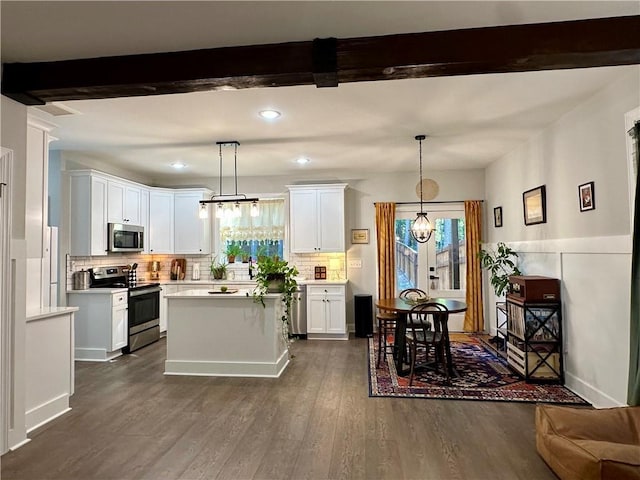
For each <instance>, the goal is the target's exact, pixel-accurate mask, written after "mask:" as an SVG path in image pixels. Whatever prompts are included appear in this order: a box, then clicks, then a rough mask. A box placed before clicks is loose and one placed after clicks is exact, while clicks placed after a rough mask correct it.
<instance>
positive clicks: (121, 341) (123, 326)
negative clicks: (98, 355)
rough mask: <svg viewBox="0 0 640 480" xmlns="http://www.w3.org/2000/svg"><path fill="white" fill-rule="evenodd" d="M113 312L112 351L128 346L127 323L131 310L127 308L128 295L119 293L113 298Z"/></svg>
mask: <svg viewBox="0 0 640 480" xmlns="http://www.w3.org/2000/svg"><path fill="white" fill-rule="evenodd" d="M112 300H113V302H112V304H113V309H112V310H111V350H112V351H113V350H117V349H119V348H123V347H126V346H127V343H128V338H127V322H128V318H127V316H128V315H129V309H128V308H127V294H126V293H119V294H116V295H113V297H112Z"/></svg>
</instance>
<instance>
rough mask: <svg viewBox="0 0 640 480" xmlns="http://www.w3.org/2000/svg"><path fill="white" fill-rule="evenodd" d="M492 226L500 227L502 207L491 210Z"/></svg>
mask: <svg viewBox="0 0 640 480" xmlns="http://www.w3.org/2000/svg"><path fill="white" fill-rule="evenodd" d="M493 226H494V227H501V226H502V207H496V208H494V209H493Z"/></svg>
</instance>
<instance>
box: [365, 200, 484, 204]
mask: <svg viewBox="0 0 640 480" xmlns="http://www.w3.org/2000/svg"><path fill="white" fill-rule="evenodd" d="M465 201H466V200H447V201H444V200H441V201H438V202H422V203H423V204H425V203H426V204H428V203H431V204H437V203H464V202H465ZM473 201H474V202H482V203H484V200H473ZM377 203H381V202H373V204H374V205H375V204H377ZM382 203H395V204H396V205H420V202H382Z"/></svg>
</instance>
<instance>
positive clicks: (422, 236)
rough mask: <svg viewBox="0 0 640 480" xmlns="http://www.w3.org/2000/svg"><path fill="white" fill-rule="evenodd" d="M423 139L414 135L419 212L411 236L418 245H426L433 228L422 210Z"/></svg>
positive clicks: (423, 137) (421, 136)
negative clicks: (416, 145)
mask: <svg viewBox="0 0 640 480" xmlns="http://www.w3.org/2000/svg"><path fill="white" fill-rule="evenodd" d="M425 138H427V136H426V135H416V140H418V142H419V144H420V212H419V213H417V214H416V219H415V220H414V221H413V225H411V236H413V238H415V240H416V242H418V243H426V242H427V241H429V239H430V238H431V234H432V233H433V226H432V225H431V222H430V221H429V218H428V217H427V212H424V211H423V210H422V141H423V140H424V139H425Z"/></svg>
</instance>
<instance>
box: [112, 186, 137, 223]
mask: <svg viewBox="0 0 640 480" xmlns="http://www.w3.org/2000/svg"><path fill="white" fill-rule="evenodd" d="M142 190H143V189H142V188H140V187H138V186H136V185H133V184H128V183H125V182H118V181H115V180H109V192H108V195H107V198H108V206H107V218H108V219H109V222H110V223H129V224H131V225H142Z"/></svg>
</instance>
